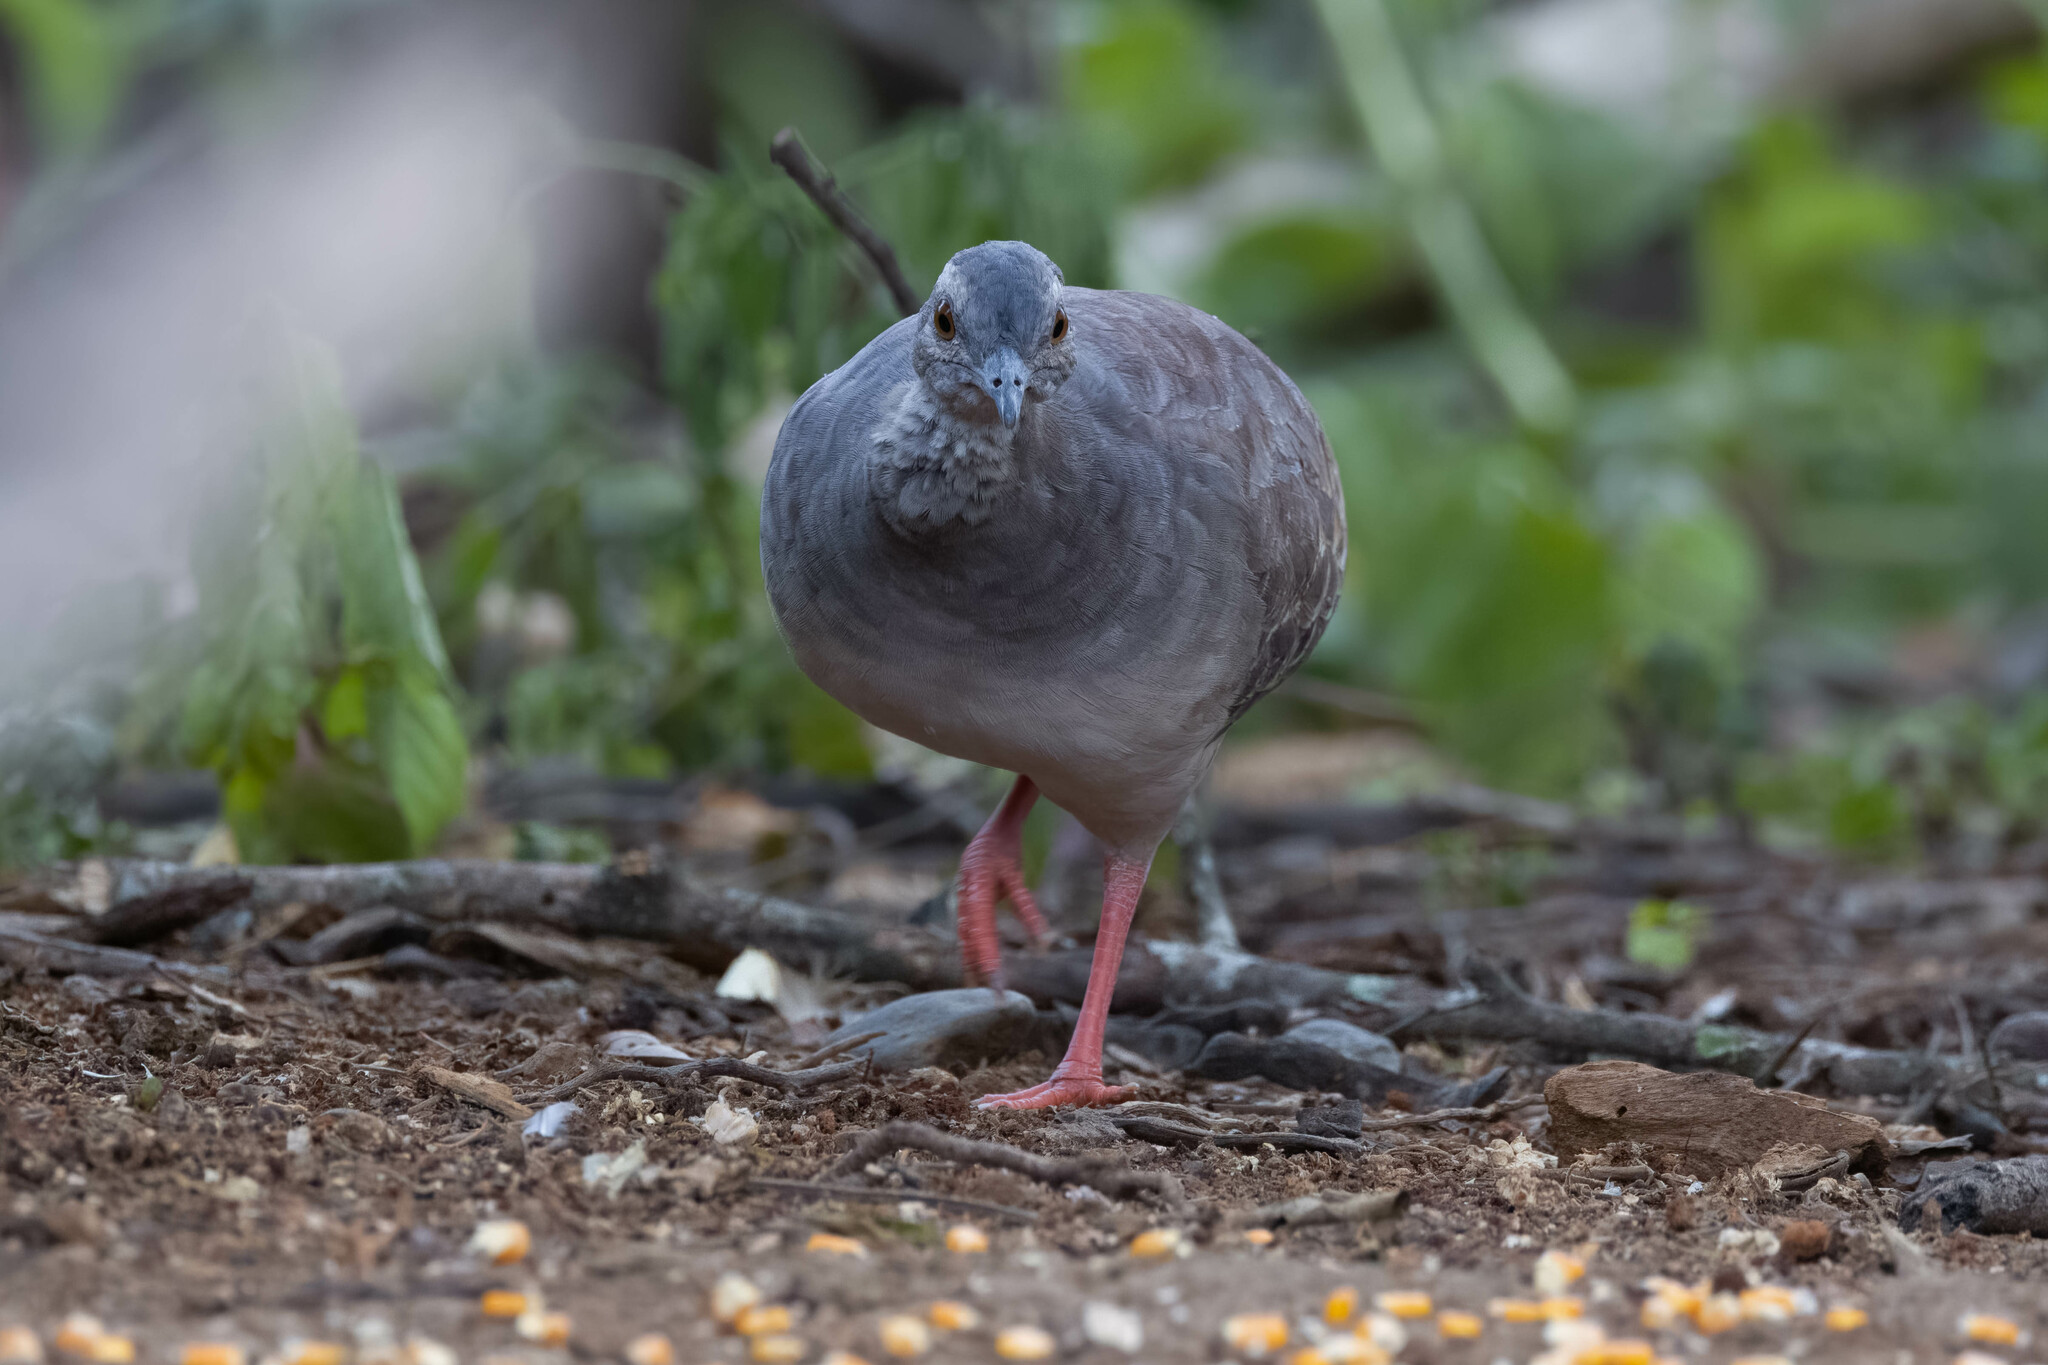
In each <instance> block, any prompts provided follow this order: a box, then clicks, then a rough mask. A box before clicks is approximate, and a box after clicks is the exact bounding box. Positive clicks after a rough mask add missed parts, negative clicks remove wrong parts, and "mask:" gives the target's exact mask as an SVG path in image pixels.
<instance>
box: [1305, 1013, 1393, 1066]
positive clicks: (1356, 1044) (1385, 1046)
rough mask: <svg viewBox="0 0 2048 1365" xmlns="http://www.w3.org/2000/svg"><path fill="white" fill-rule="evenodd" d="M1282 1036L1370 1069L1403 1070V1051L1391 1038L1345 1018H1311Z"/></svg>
mask: <svg viewBox="0 0 2048 1365" xmlns="http://www.w3.org/2000/svg"><path fill="white" fill-rule="evenodd" d="M1281 1037H1283V1038H1292V1039H1295V1040H1297V1041H1299V1042H1303V1043H1314V1044H1315V1045H1316V1046H1317V1047H1326V1048H1328V1049H1330V1051H1332V1052H1335V1053H1338V1054H1340V1055H1341V1056H1343V1057H1345V1058H1346V1059H1347V1060H1350V1061H1354V1062H1361V1063H1363V1064H1364V1065H1366V1066H1376V1067H1379V1068H1381V1069H1382V1070H1385V1071H1399V1070H1400V1069H1401V1049H1400V1048H1398V1047H1396V1046H1394V1042H1393V1040H1392V1039H1391V1038H1385V1037H1382V1036H1381V1035H1379V1034H1377V1033H1374V1032H1373V1031H1372V1030H1371V1029H1363V1028H1360V1027H1359V1026H1358V1025H1356V1024H1348V1023H1346V1022H1345V1021H1344V1020H1342V1019H1311V1020H1309V1021H1308V1022H1307V1023H1305V1024H1296V1025H1295V1026H1294V1027H1293V1028H1291V1029H1289V1030H1287V1032H1286V1033H1284V1034H1282V1035H1281Z"/></svg>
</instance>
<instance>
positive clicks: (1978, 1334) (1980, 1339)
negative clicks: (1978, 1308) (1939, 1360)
mask: <svg viewBox="0 0 2048 1365" xmlns="http://www.w3.org/2000/svg"><path fill="white" fill-rule="evenodd" d="M1956 1328H1957V1330H1958V1331H1960V1332H1961V1333H1962V1334H1963V1335H1964V1336H1966V1337H1968V1338H1969V1339H1970V1340H1971V1341H1974V1342H1976V1343H1977V1344H1978V1345H1979V1346H2017V1345H2019V1344H2020V1325H2019V1324H2018V1323H2016V1322H2014V1321H2013V1320H2012V1319H2011V1318H2001V1317H1999V1316H1997V1315H1996V1314H1993V1313H1965V1314H1963V1316H1962V1320H1961V1321H1960V1322H1959V1323H1957V1324H1956Z"/></svg>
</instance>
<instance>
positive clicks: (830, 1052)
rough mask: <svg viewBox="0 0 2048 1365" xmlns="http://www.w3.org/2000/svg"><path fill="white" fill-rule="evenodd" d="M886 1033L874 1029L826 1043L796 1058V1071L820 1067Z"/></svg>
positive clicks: (882, 1030)
mask: <svg viewBox="0 0 2048 1365" xmlns="http://www.w3.org/2000/svg"><path fill="white" fill-rule="evenodd" d="M886 1032H888V1030H887V1029H874V1030H872V1031H870V1032H867V1033H856V1034H854V1035H853V1036H852V1037H851V1038H841V1039H840V1040H839V1041H838V1042H836V1043H827V1044H825V1046H823V1047H821V1048H819V1049H818V1050H817V1051H816V1052H813V1053H810V1054H808V1055H806V1056H804V1057H800V1058H798V1059H797V1064H796V1066H797V1070H799V1071H802V1070H803V1069H804V1068H806V1067H813V1066H819V1065H822V1064H823V1063H825V1062H829V1061H831V1060H832V1059H833V1058H834V1057H843V1056H845V1055H846V1054H847V1053H849V1052H851V1051H853V1050H854V1049H855V1048H857V1047H860V1046H861V1045H862V1044H864V1043H872V1042H874V1041H875V1039H877V1038H879V1037H881V1036H882V1035H883V1034H884V1033H886Z"/></svg>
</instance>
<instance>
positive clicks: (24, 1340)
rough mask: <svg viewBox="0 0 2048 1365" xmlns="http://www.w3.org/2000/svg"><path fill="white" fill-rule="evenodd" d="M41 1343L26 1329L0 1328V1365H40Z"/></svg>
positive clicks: (38, 1338) (41, 1356)
mask: <svg viewBox="0 0 2048 1365" xmlns="http://www.w3.org/2000/svg"><path fill="white" fill-rule="evenodd" d="M42 1359H43V1343H42V1339H41V1338H40V1337H38V1336H37V1335H36V1334H35V1333H34V1332H33V1331H31V1330H30V1329H29V1328H26V1327H0V1365H41V1362H42Z"/></svg>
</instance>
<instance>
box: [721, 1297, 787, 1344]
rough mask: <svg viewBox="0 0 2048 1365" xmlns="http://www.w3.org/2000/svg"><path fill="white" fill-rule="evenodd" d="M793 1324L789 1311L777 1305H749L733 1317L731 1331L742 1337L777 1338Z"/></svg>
mask: <svg viewBox="0 0 2048 1365" xmlns="http://www.w3.org/2000/svg"><path fill="white" fill-rule="evenodd" d="M795 1322H796V1320H795V1319H794V1318H793V1317H791V1316H790V1312H789V1310H788V1309H787V1308H785V1307H783V1306H782V1305H781V1304H779V1303H750V1304H748V1305H747V1306H746V1307H745V1308H742V1309H741V1310H740V1311H739V1312H738V1313H737V1314H735V1315H734V1317H733V1320H732V1330H733V1331H735V1332H738V1333H739V1334H740V1335H741V1336H743V1337H765V1336H777V1335H780V1334H781V1333H784V1332H787V1331H788V1330H789V1329H790V1328H791V1327H793V1326H794V1325H795Z"/></svg>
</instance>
